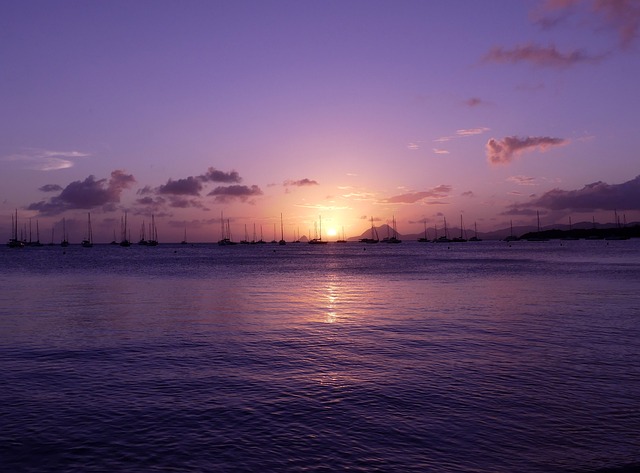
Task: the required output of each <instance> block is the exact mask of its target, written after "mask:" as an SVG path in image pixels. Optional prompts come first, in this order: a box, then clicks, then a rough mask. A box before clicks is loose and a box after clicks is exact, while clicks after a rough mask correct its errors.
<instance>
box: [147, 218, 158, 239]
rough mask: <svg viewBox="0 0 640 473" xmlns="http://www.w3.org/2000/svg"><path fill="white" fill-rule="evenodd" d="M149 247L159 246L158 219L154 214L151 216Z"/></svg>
mask: <svg viewBox="0 0 640 473" xmlns="http://www.w3.org/2000/svg"><path fill="white" fill-rule="evenodd" d="M147 245H148V246H158V227H156V219H155V217H154V215H153V214H151V223H150V224H149V240H148V241H147Z"/></svg>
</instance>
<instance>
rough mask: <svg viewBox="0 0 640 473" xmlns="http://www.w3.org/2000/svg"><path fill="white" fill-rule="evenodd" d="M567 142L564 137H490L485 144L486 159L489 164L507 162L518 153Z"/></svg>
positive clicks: (544, 149)
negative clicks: (499, 138)
mask: <svg viewBox="0 0 640 473" xmlns="http://www.w3.org/2000/svg"><path fill="white" fill-rule="evenodd" d="M567 143H569V141H568V140H565V139H564V138H550V137H548V136H527V137H526V138H520V137H517V136H507V137H506V138H503V139H502V140H496V139H495V138H491V139H490V140H489V141H488V142H487V144H486V151H487V159H488V160H489V162H490V163H491V164H508V163H510V162H512V161H513V160H514V159H515V158H516V157H517V156H519V155H520V154H522V153H524V152H527V151H533V150H536V149H538V150H540V151H543V152H544V151H546V150H548V149H549V148H552V147H555V146H563V145H566V144H567Z"/></svg>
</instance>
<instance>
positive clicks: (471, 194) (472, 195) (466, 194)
mask: <svg viewBox="0 0 640 473" xmlns="http://www.w3.org/2000/svg"><path fill="white" fill-rule="evenodd" d="M462 196H463V197H475V194H474V193H473V191H466V192H463V193H462Z"/></svg>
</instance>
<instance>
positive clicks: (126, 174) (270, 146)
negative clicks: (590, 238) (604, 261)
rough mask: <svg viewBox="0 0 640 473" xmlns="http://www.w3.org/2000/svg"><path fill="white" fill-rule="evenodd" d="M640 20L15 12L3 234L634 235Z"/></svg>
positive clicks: (480, 14) (267, 5)
mask: <svg viewBox="0 0 640 473" xmlns="http://www.w3.org/2000/svg"><path fill="white" fill-rule="evenodd" d="M639 36H640V1H638V0H555V1H553V0H548V1H538V0H522V1H513V0H484V1H474V0H467V1H465V0H438V1H436V0H434V1H423V0H417V1H413V0H406V1H402V0H400V1H392V0H386V1H376V0H363V1H360V0H339V1H305V0H303V1H286V0H281V1H270V0H260V1H225V2H222V1H200V0H198V1H165V0H154V1H142V0H135V1H129V0H127V1H119V0H116V1H91V2H86V1H67V0H59V1H55V2H54V1H49V0H47V1H24V2H22V1H13V2H12V1H3V2H1V3H0V38H1V41H0V66H1V67H0V215H3V217H2V218H1V219H0V230H2V231H3V233H2V234H3V235H5V236H6V239H8V238H9V236H10V226H11V214H12V212H14V211H15V209H17V210H18V214H19V218H20V224H21V226H24V225H25V224H26V223H27V222H28V220H29V218H31V219H32V221H33V222H34V224H35V222H36V221H37V222H38V225H39V228H40V238H41V240H42V241H44V242H48V241H49V240H50V238H51V237H50V234H51V228H52V227H53V226H55V228H56V239H57V240H59V237H60V236H61V222H62V219H63V218H65V220H66V222H67V226H68V227H69V229H70V239H71V241H72V243H73V242H79V240H81V239H82V238H83V233H84V228H85V225H86V224H85V222H86V218H87V217H86V216H87V212H91V219H92V222H93V227H94V234H95V239H96V240H97V241H99V242H100V241H110V240H111V239H112V237H113V231H114V230H117V231H119V225H120V219H121V217H122V215H123V214H124V212H125V211H127V212H128V217H129V223H130V227H131V229H132V234H133V239H134V240H135V239H137V237H138V229H139V227H140V225H141V224H142V222H143V220H144V221H145V222H149V220H150V218H151V215H152V214H153V215H154V216H155V220H156V223H157V224H158V227H159V233H160V240H161V241H176V240H181V239H182V236H183V232H184V229H185V226H186V228H187V231H188V239H189V240H190V241H215V240H217V239H219V238H220V222H219V220H220V213H221V212H224V215H225V218H227V217H228V218H229V219H230V222H231V226H232V229H233V231H234V236H235V237H237V239H241V238H243V236H244V235H243V234H244V225H245V224H246V225H247V226H248V228H249V229H250V232H252V231H253V225H254V224H255V225H257V228H260V226H262V227H263V229H264V233H265V239H269V240H270V239H272V237H273V235H272V233H273V225H274V223H277V224H278V225H279V222H280V214H281V213H282V214H283V218H284V225H285V232H286V235H285V237H286V238H288V239H290V238H291V237H292V236H293V232H294V230H295V231H297V230H298V229H299V230H300V233H301V234H308V233H309V229H311V230H312V232H313V228H314V222H316V221H317V220H318V218H319V216H322V225H323V230H329V229H334V230H338V231H339V232H341V231H342V228H343V227H344V231H345V232H346V234H347V236H348V237H349V236H356V235H359V234H360V233H362V232H363V231H364V230H366V229H367V228H368V227H369V225H370V223H369V219H370V218H371V217H373V218H374V219H375V220H376V222H377V224H382V223H386V222H390V221H391V219H392V218H393V217H394V216H395V218H396V220H397V223H398V230H399V231H400V232H401V233H405V234H406V233H419V232H421V231H422V229H423V223H422V222H423V221H424V220H425V219H426V221H427V222H428V225H429V226H430V227H432V226H433V225H434V224H438V225H440V224H441V222H442V219H443V216H444V217H446V218H447V220H448V221H451V222H456V223H457V222H459V219H460V215H462V216H463V218H464V222H465V225H468V226H469V227H472V226H473V224H474V222H477V226H478V230H479V231H490V230H494V229H497V228H503V227H508V226H509V222H510V220H513V223H514V225H519V224H532V223H534V221H535V218H536V211H539V212H540V217H541V220H542V222H543V224H545V225H547V224H553V223H558V224H566V223H567V221H568V218H569V216H571V218H572V220H573V222H578V221H581V220H583V221H584V220H588V221H591V219H592V217H595V219H596V220H597V221H600V222H611V221H613V214H614V210H617V211H618V213H619V214H621V215H624V216H625V218H626V220H627V221H637V220H640V177H639V175H640V159H639V158H640V153H639V150H640V132H639V131H638V126H639V124H640V112H639V111H640V90H639V84H640V38H639Z"/></svg>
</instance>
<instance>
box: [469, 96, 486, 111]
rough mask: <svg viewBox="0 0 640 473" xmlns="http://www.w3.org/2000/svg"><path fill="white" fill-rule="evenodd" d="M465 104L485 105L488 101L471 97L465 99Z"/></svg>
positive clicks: (470, 105) (472, 105)
mask: <svg viewBox="0 0 640 473" xmlns="http://www.w3.org/2000/svg"><path fill="white" fill-rule="evenodd" d="M464 104H465V105H466V106H467V107H471V108H473V107H479V106H480V105H485V104H486V102H485V101H484V100H482V99H480V98H478V97H471V98H470V99H467V100H465V101H464Z"/></svg>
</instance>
